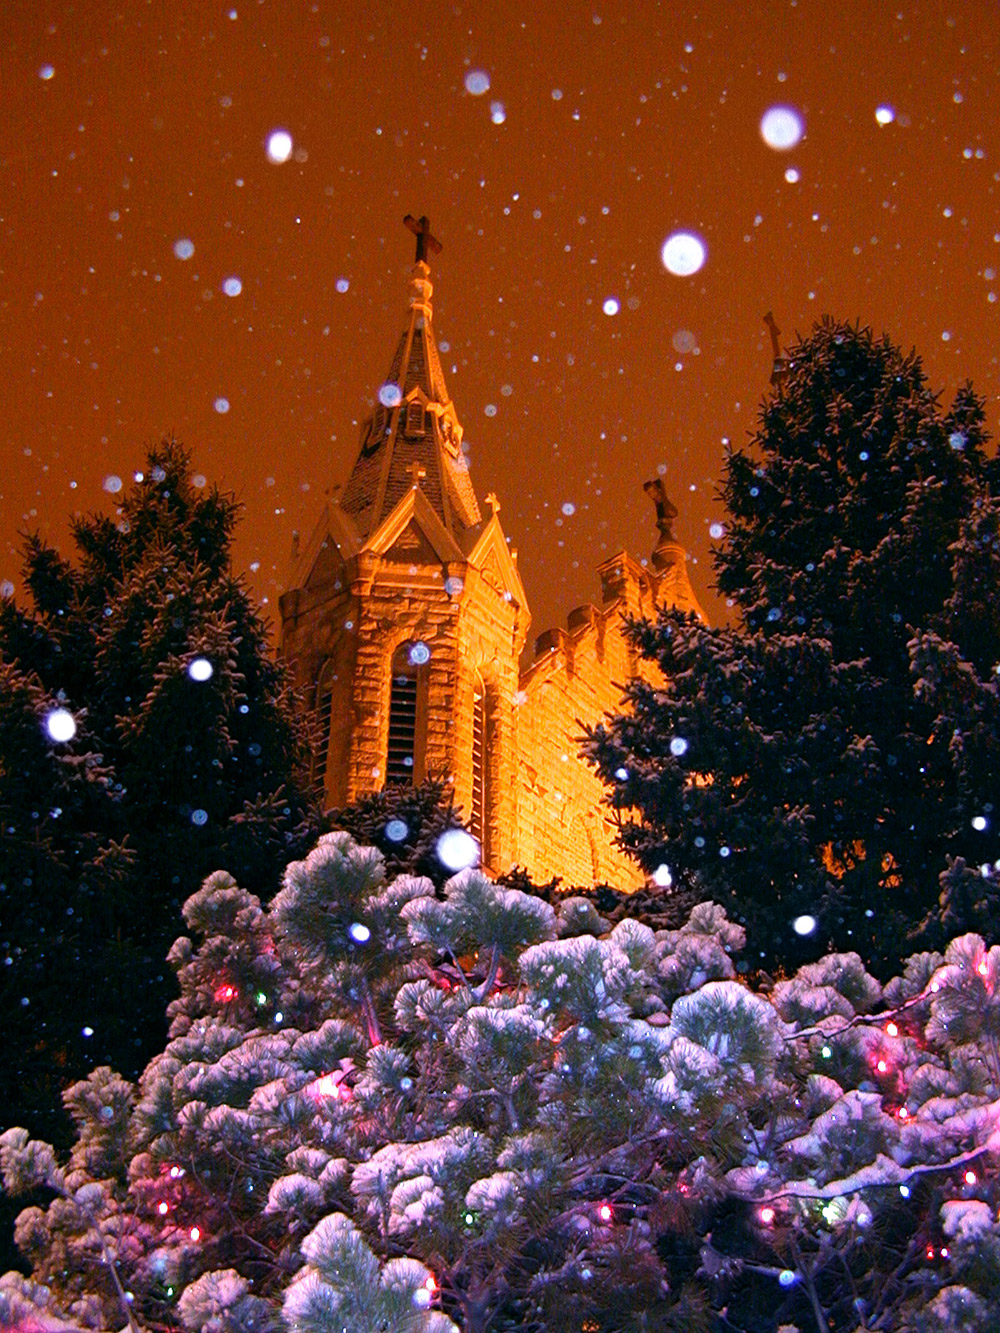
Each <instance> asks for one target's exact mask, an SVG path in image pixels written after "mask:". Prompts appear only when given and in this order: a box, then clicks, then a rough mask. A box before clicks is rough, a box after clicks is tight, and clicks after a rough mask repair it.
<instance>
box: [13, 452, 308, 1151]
mask: <svg viewBox="0 0 1000 1333" xmlns="http://www.w3.org/2000/svg"><path fill="white" fill-rule="evenodd" d="M237 517H238V506H237V505H236V503H235V502H234V501H233V500H232V499H231V498H230V497H228V496H225V495H223V494H221V493H220V492H219V491H218V490H217V489H216V488H214V487H207V486H205V485H204V484H203V483H201V482H200V480H199V484H197V485H196V483H195V478H194V477H193V476H192V468H191V461H190V455H189V454H188V452H187V451H186V450H185V449H184V448H182V447H181V446H180V445H179V444H177V443H175V442H173V441H169V440H168V441H164V442H163V443H162V444H161V445H159V446H157V447H156V448H154V449H152V450H151V451H150V452H149V455H148V458H147V460H146V466H145V467H144V469H143V471H142V472H141V473H140V474H137V476H136V478H135V480H134V481H132V482H131V483H129V484H128V485H127V486H126V488H125V490H124V492H123V493H122V495H121V498H120V501H119V503H118V505H117V509H116V512H115V513H114V514H113V515H107V514H98V515H90V516H87V517H83V518H80V519H78V520H77V521H76V522H75V523H74V524H73V529H72V533H73V540H74V545H75V548H76V549H75V555H74V559H73V560H72V561H70V560H67V559H64V558H63V557H61V556H60V555H59V554H58V553H57V552H56V551H54V550H52V549H51V548H49V547H48V546H46V545H45V544H44V543H43V542H42V541H41V540H39V539H38V538H37V537H34V536H30V537H28V538H27V539H26V542H25V560H24V583H25V586H26V588H27V590H28V592H29V594H30V601H29V603H28V604H27V605H18V604H16V603H15V602H14V600H13V599H6V600H5V601H4V602H3V603H0V671H2V672H3V687H2V689H0V700H2V703H0V813H2V816H3V824H4V827H3V834H4V837H3V854H2V861H0V943H2V944H3V946H4V949H3V952H4V954H5V956H6V957H7V958H8V959H10V960H11V961H10V963H9V965H8V968H7V970H6V973H5V975H4V977H3V985H4V992H5V999H6V1000H7V1001H8V1004H7V1005H5V1015H6V1013H7V1012H10V1013H11V1014H12V1018H11V1020H10V1023H9V1024H7V1023H5V1028H6V1030H5V1034H4V1037H5V1040H4V1059H3V1083H2V1085H0V1091H2V1096H3V1102H4V1105H3V1110H2V1112H0V1116H2V1118H3V1120H4V1121H5V1122H6V1123H8V1124H9V1123H11V1121H12V1120H13V1119H15V1118H16V1119H26V1120H27V1122H28V1123H29V1124H31V1125H32V1126H33V1127H35V1126H37V1127H38V1128H44V1129H45V1130H46V1131H47V1132H51V1128H52V1127H51V1125H48V1124H45V1123H43V1122H39V1121H38V1119H37V1118H36V1116H37V1115H38V1114H41V1110H40V1107H39V1105H37V1104H36V1103H37V1102H38V1101H39V1098H37V1097H36V1095H35V1094H36V1091H38V1090H39V1089H40V1090H41V1093H42V1096H43V1097H44V1098H45V1101H46V1103H47V1104H48V1105H49V1106H50V1107H51V1106H52V1105H53V1103H52V1102H51V1099H50V1098H48V1097H47V1096H46V1093H47V1085H48V1084H49V1083H50V1082H51V1080H52V1079H53V1078H55V1079H61V1080H62V1082H63V1084H64V1085H65V1083H66V1082H69V1081H72V1080H73V1079H74V1078H78V1077H80V1076H82V1075H84V1074H85V1073H87V1072H88V1070H89V1069H91V1068H92V1067H93V1066H94V1065H95V1064H99V1063H108V1064H113V1065H114V1067H115V1068H117V1069H119V1070H121V1071H122V1072H123V1073H125V1074H127V1075H134V1074H135V1073H136V1072H137V1070H139V1069H141V1068H142V1066H143V1065H144V1064H145V1062H146V1060H147V1059H148V1057H149V1054H150V1052H151V1051H152V1050H154V1049H156V1048H157V1047H158V1046H159V1045H160V1043H161V1042H162V1035H163V1017H162V1015H163V1009H164V1006H165V1003H166V1001H167V1000H168V999H169V996H170V994H171V990H172V977H171V976H170V972H169V969H168V968H167V966H166V964H165V956H166V952H167V949H168V948H169V946H170V942H171V940H172V939H173V936H174V931H175V921H176V917H177V912H178V910H179V908H180V904H181V903H182V902H183V901H184V900H185V899H186V898H187V897H188V896H189V895H190V893H191V892H192V891H193V889H194V888H196V887H197V885H198V884H199V883H200V882H201V880H202V879H203V878H204V876H205V875H206V874H207V873H208V872H209V871H210V870H212V869H215V868H217V867H220V866H222V867H225V868H226V869H228V870H230V871H231V872H232V873H234V874H237V875H239V876H240V878H241V880H242V881H243V882H244V883H246V884H247V885H249V886H251V887H252V888H253V889H254V890H255V891H257V892H269V891H272V890H273V888H274V887H276V885H277V882H278V879H279V877H280V870H281V867H282V866H283V865H284V864H285V863H286V862H287V859H288V855H289V852H294V851H295V850H296V848H297V847H298V846H300V845H301V843H300V839H301V837H302V836H303V831H304V830H303V827H302V826H303V821H304V820H305V821H307V822H308V821H310V820H314V819H315V815H314V813H313V811H312V808H311V803H310V798H309V796H308V793H307V790H306V788H305V786H304V785H303V782H302V780H301V777H300V774H301V771H302V762H303V759H304V757H305V742H304V734H303V730H302V726H301V724H300V722H299V721H298V718H297V715H296V711H295V709H294V707H293V703H292V700H291V699H290V697H289V695H288V693H287V692H286V689H285V686H284V684H283V677H282V673H281V671H280V669H279V667H278V666H277V665H276V664H275V662H274V661H273V660H272V656H271V654H270V651H269V646H268V642H267V630H266V626H265V624H264V623H263V621H262V620H261V618H260V616H259V614H258V612H257V611H256V609H255V608H254V606H253V604H252V602H251V599H250V597H249V594H248V592H247V590H246V588H245V587H244V586H243V584H242V583H241V582H240V580H239V579H238V578H237V577H235V576H234V574H233V573H232V570H231V564H230V542H231V538H232V533H233V529H234V526H235V523H236V521H237ZM56 708H60V709H62V710H64V713H65V715H66V716H67V717H69V718H70V719H71V723H70V725H71V727H72V726H75V734H74V735H72V736H71V737H69V738H68V739H55V738H54V737H53V736H52V735H51V734H49V732H48V731H47V730H46V719H47V717H48V716H49V715H50V714H51V713H52V711H53V710H54V709H56ZM40 1068H45V1069H46V1070H47V1071H48V1073H47V1077H46V1078H45V1079H44V1080H39V1079H38V1077H37V1071H38V1070H39V1069H40Z"/></svg>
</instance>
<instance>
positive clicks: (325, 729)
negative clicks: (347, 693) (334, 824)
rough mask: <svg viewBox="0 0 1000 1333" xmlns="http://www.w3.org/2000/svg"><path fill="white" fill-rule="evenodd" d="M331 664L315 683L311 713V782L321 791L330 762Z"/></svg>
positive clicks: (324, 668) (331, 724)
mask: <svg viewBox="0 0 1000 1333" xmlns="http://www.w3.org/2000/svg"><path fill="white" fill-rule="evenodd" d="M332 671H333V664H332V663H331V662H327V663H326V664H325V665H324V666H323V668H322V669H321V671H320V673H319V677H318V679H317V681H316V694H315V699H316V707H315V712H314V713H313V719H314V721H313V725H314V727H315V730H314V731H313V742H312V752H313V763H312V777H313V781H314V782H315V784H316V785H317V787H319V789H320V790H321V791H322V789H323V787H324V786H325V784H326V769H327V764H328V763H329V760H330V732H331V730H332V727H333V681H334V678H333V675H332Z"/></svg>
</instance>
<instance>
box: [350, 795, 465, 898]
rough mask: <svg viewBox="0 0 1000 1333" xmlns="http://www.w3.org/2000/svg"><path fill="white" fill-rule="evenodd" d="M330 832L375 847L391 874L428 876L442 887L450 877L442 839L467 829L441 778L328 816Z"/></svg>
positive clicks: (365, 800)
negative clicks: (448, 833) (450, 832)
mask: <svg viewBox="0 0 1000 1333" xmlns="http://www.w3.org/2000/svg"><path fill="white" fill-rule="evenodd" d="M326 824H327V827H328V828H331V829H343V830H344V832H345V833H349V834H350V835H351V837H352V838H353V839H354V841H355V842H356V843H358V844H360V845H361V846H362V847H376V848H377V849H378V850H379V852H381V854H382V857H383V859H384V861H385V867H386V871H387V873H388V874H390V875H400V874H408V875H426V876H427V878H428V879H430V880H431V881H432V882H433V883H434V884H435V885H436V886H437V887H438V888H440V887H441V885H442V884H443V883H444V882H445V880H446V879H448V878H450V876H451V874H452V871H451V870H449V869H448V868H447V867H446V866H445V865H444V863H443V862H442V861H441V858H440V857H439V856H438V852H437V848H438V839H439V838H440V837H441V834H442V833H444V832H446V831H447V830H448V829H460V828H464V827H465V826H464V824H463V823H462V821H461V819H460V818H459V815H458V812H457V811H456V809H455V798H454V792H453V791H452V789H451V787H450V786H449V785H447V784H446V783H444V782H442V781H441V780H440V779H438V778H427V779H426V780H425V781H424V782H421V783H418V784H417V786H415V787H411V786H407V785H404V784H399V785H391V786H387V787H383V788H382V790H381V791H378V792H372V793H371V794H370V795H368V796H362V797H361V799H360V800H358V801H355V803H354V804H353V805H348V806H344V807H343V808H342V809H340V810H331V811H329V812H328V813H327V815H326Z"/></svg>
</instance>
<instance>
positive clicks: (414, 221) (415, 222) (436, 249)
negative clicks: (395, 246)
mask: <svg viewBox="0 0 1000 1333" xmlns="http://www.w3.org/2000/svg"><path fill="white" fill-rule="evenodd" d="M403 221H404V222H405V223H406V225H407V226H408V227H409V229H410V231H412V232H413V234H414V236H415V237H416V238H417V257H416V259H415V260H414V261H413V262H414V263H415V264H426V263H427V256H428V254H432V255H439V254H440V253H441V242H440V241H439V240H438V238H437V237H436V236H432V235H431V223H430V218H428V217H426V216H425V217H421V218H415V217H414V216H413V214H412V213H407V215H406V217H405V218H403Z"/></svg>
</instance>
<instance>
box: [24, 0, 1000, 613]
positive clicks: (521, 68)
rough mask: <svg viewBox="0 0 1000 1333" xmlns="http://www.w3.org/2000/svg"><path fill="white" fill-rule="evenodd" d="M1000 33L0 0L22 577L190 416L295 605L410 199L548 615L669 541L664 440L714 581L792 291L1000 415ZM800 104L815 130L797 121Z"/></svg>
mask: <svg viewBox="0 0 1000 1333" xmlns="http://www.w3.org/2000/svg"><path fill="white" fill-rule="evenodd" d="M998 59H1000V10H998V8H997V6H996V4H995V3H993V0H966V3H954V4H946V3H943V2H939V0H934V2H930V0H923V2H921V3H915V4H914V3H907V0H898V3H893V4H872V3H871V0H844V2H843V3H840V4H836V5H831V4H830V3H828V2H826V3H822V2H820V0H799V2H798V3H795V0H755V3H754V4H752V5H749V6H740V5H736V4H734V3H730V2H729V0H705V2H704V3H701V4H697V3H665V2H664V3H660V4H656V3H652V0H644V2H643V3H635V4H626V3H624V0H617V3H608V2H605V0H593V2H592V3H580V2H579V0H564V2H563V3H560V4H551V3H548V2H547V0H534V2H533V3H527V2H526V0H514V2H513V3H501V4H498V3H496V2H495V0H494V2H493V3H486V0H477V2H476V3H471V4H461V3H456V4H454V5H450V6H447V7H445V6H443V5H442V6H389V5H385V4H380V3H369V4H365V5H362V4H353V3H316V4H308V3H278V2H277V0H266V2H265V3H258V0H230V3H207V2H205V3H193V2H191V0H187V2H185V0H180V2H179V3H166V2H165V0H151V2H150V3H136V2H133V0H124V3H122V4H119V5H109V4H105V3H103V2H102V0H78V3H76V4H72V3H57V2H55V0H6V3H5V4H4V5H3V10H2V14H0V97H2V106H3V126H4V133H3V140H2V146H0V152H2V157H0V171H2V201H0V207H2V230H0V235H2V246H0V269H2V275H0V357H2V373H0V384H2V394H3V400H2V406H3V433H2V437H0V450H2V454H0V459H2V468H0V581H2V582H3V583H4V585H5V587H6V590H7V591H8V592H9V591H10V587H9V586H7V585H13V589H14V591H15V594H16V595H19V596H20V595H21V589H20V586H19V567H18V559H17V545H18V532H19V530H23V529H25V528H38V529H40V530H41V531H42V532H43V533H47V534H48V535H49V536H50V537H51V539H52V540H54V541H55V542H57V543H58V544H61V545H65V543H66V540H67V527H66V523H67V519H68V517H69V515H70V514H71V513H72V512H73V511H74V510H89V509H94V508H100V507H105V506H107V507H110V506H113V503H114V491H113V489H111V490H109V489H108V487H112V488H113V487H114V485H115V482H114V480H113V479H114V478H127V477H128V476H129V475H130V473H131V472H132V471H134V470H135V469H136V468H137V467H139V466H140V465H141V463H142V458H143V451H144V447H145V445H146V444H147V443H151V442H153V441H155V440H156V439H157V438H159V437H160V436H161V435H162V434H164V433H169V432H173V433H175V434H176V435H177V436H178V437H180V438H181V439H182V440H184V442H185V443H187V444H188V445H189V446H191V447H192V448H193V450H194V453H195V464H196V468H197V470H198V471H199V472H201V473H203V474H204V475H205V476H206V477H207V478H208V479H209V481H217V482H219V483H220V484H221V485H222V486H224V487H225V488H228V489H232V490H234V491H235V492H236V493H237V495H238V496H239V498H240V499H241V500H242V502H243V504H244V506H245V511H246V516H245V521H244V523H243V525H242V526H241V528H240V531H239V536H238V541H237V546H236V557H237V564H238V566H239V568H240V569H242V570H245V571H247V572H248V573H249V575H250V578H251V580H252V586H253V587H254V589H255V591H256V592H257V594H258V595H259V597H260V598H261V599H262V600H265V601H266V607H265V609H266V610H267V611H268V612H269V613H270V614H273V612H274V611H275V609H276V599H277V594H278V593H279V592H280V591H281V589H282V588H283V587H284V585H285V580H286V579H287V576H288V570H289V551H290V546H291V539H292V533H293V530H295V529H299V530H302V532H303V534H304V535H308V532H309V530H310V528H311V526H312V524H313V522H314V521H315V518H316V516H317V514H318V512H319V509H320V508H321V505H322V501H323V493H324V489H325V488H326V487H328V486H329V485H331V484H332V483H334V482H339V481H343V480H344V479H345V477H346V475H347V472H348V470H349V468H350V465H351V462H352V460H353V457H354V451H355V447H356V443H357V432H358V425H359V423H360V421H361V419H362V417H363V415H364V414H365V413H366V412H367V411H368V410H369V407H370V404H371V402H372V400H373V398H374V395H375V393H376V392H377V390H378V388H379V386H380V384H381V382H382V377H383V376H384V375H385V373H386V371H387V369H388V365H389V360H390V357H391V355H392V351H393V348H394V344H395V340H396V337H397V335H398V332H399V329H400V327H401V325H402V321H403V318H404V315H405V311H406V302H407V284H406V275H407V273H408V270H409V266H410V264H411V262H412V258H413V243H412V237H411V236H410V234H409V233H408V232H407V231H406V229H405V228H404V227H403V225H402V221H401V219H402V216H403V214H404V213H407V212H412V213H414V214H417V215H420V214H421V213H427V214H429V216H430V218H431V222H432V226H433V230H434V233H435V234H436V235H437V236H438V237H439V238H440V239H441V241H442V242H443V245H444V250H443V253H442V254H441V255H440V256H438V257H437V258H436V259H435V260H434V272H433V277H434V284H435V296H434V308H435V330H436V333H437V337H438V340H439V344H440V346H441V348H442V352H443V356H442V361H443V364H444V368H445V374H446V378H447V381H448V386H449V389H450V392H451V395H452V397H453V398H454V400H455V402H456V405H457V408H458V411H459V414H460V417H461V419H462V421H463V424H464V426H465V432H466V440H467V441H468V444H469V459H470V464H471V467H472V476H473V481H474V483H475V486H476V489H477V492H478V494H479V495H480V496H483V495H485V493H486V492H487V491H490V490H493V491H495V492H496V493H497V495H498V496H499V498H500V501H501V504H502V506H503V523H504V527H505V529H506V531H507V533H508V534H509V535H510V537H511V540H512V542H513V543H514V544H516V545H517V547H518V548H519V551H520V556H521V570H522V574H523V577H524V581H525V584H526V587H527V591H528V596H529V599H530V602H531V608H532V612H533V631H534V632H536V633H537V632H540V631H541V630H543V629H544V628H545V627H546V626H547V625H550V624H553V623H560V622H561V621H562V619H563V616H564V615H565V612H566V611H568V610H569V608H570V607H572V606H575V605H576V604H578V603H580V602H584V601H586V600H588V599H590V598H592V597H594V596H595V595H596V593H597V580H596V576H595V575H594V572H593V570H594V566H595V565H596V564H597V563H598V561H599V560H601V559H602V558H604V557H605V556H606V555H608V554H610V553H612V552H613V551H615V550H617V549H619V548H620V547H621V546H627V547H628V548H629V549H630V550H631V551H632V552H633V553H635V554H637V555H639V556H644V555H647V554H648V553H649V551H650V550H651V548H652V545H653V542H654V539H655V527H654V524H653V512H652V507H651V506H650V504H649V501H648V500H647V499H646V497H645V496H644V495H643V493H642V489H641V485H642V482H643V481H644V480H646V479H647V478H648V477H650V476H653V475H655V474H656V472H657V469H658V468H660V469H662V470H663V475H664V476H665V477H666V480H667V483H668V486H669V488H670V490H671V493H672V494H673V496H674V499H675V502H676V503H677V505H678V507H679V509H680V511H681V516H680V519H679V521H678V523H677V535H678V537H679V539H680V540H681V541H682V542H684V544H685V545H686V546H687V547H688V550H689V552H690V553H691V556H692V558H693V559H694V560H695V561H696V562H697V563H696V564H695V565H694V567H693V569H692V579H693V582H694V584H695V587H696V589H697V590H698V593H699V595H700V596H701V597H702V599H703V601H704V602H705V604H706V606H707V608H708V609H709V611H710V613H712V614H714V615H716V616H718V615H719V614H721V609H720V607H719V604H718V602H717V601H716V600H715V599H714V598H713V596H712V595H710V594H709V591H708V590H709V587H710V583H711V570H710V564H709V547H710V527H711V525H712V524H713V523H718V522H720V521H721V520H722V518H723V514H722V511H721V508H720V506H719V504H718V501H717V500H716V499H715V498H714V491H715V486H716V483H717V481H718V479H719V475H720V468H721V463H722V458H723V453H724V441H725V440H726V439H729V440H732V441H734V442H739V441H741V440H742V439H744V438H745V436H746V432H747V431H748V430H749V429H751V428H752V426H753V423H754V419H755V415H756V409H757V404H758V402H759V399H760V396H761V394H762V393H763V391H764V390H765V389H766V386H767V378H768V374H769V369H770V345H769V340H768V337H767V333H766V330H765V329H764V326H763V324H762V321H761V316H762V314H763V313H764V312H765V311H766V310H768V309H773V311H774V313H775V317H776V319H777V321H778V324H779V325H780V327H781V328H782V330H783V331H784V332H785V334H786V335H788V336H790V335H792V334H793V333H794V331H795V330H799V331H801V332H805V331H807V330H808V328H809V327H810V326H811V324H812V322H813V321H814V320H815V319H816V318H818V317H819V316H820V315H821V314H823V313H830V314H833V315H836V316H838V317H846V318H850V319H854V318H860V319H861V320H862V322H864V323H869V324H872V325H873V326H875V327H876V328H877V329H878V330H879V331H881V330H884V331H886V332H888V333H889V334H890V335H891V336H892V337H893V338H894V339H895V340H896V341H898V342H900V343H902V344H903V345H904V346H906V347H910V346H916V348H917V349H918V351H920V352H921V354H922V355H923V357H924V361H925V365H926V368H927V371H928V375H929V378H930V380H931V383H932V384H933V385H934V386H935V387H936V388H940V389H941V390H942V391H943V392H944V394H945V396H946V397H950V396H951V394H952V392H953V391H954V389H955V387H956V386H957V385H958V384H959V383H960V382H962V381H963V380H965V379H966V378H971V379H972V381H973V383H974V384H975V385H976V387H977V388H978V390H979V391H980V393H982V394H984V395H985V396H986V397H987V399H988V407H987V415H988V421H989V424H990V427H991V429H993V430H994V431H995V430H996V425H997V421H996V418H997V393H998V386H997V336H996V334H997V319H998V306H997V301H996V296H997V292H1000V280H998V279H997V277H996V274H997V272H998V271H1000V215H998V210H997V207H996V201H997V189H998V181H1000V138H998V133H997V129H998V114H1000V113H998V102H997V99H996V95H995V87H996V83H997V79H998ZM470 76H473V77H470ZM487 82H488V87H486V88H485V91H482V92H477V91H476V90H477V89H480V88H484V85H485V84H486V83H487ZM470 90H471V91H470ZM778 105H781V106H787V107H790V108H792V109H793V110H794V111H795V112H796V113H797V115H798V116H799V117H800V119H801V124H802V127H803V130H804V133H803V135H802V138H801V140H800V142H798V143H797V144H795V145H794V146H792V147H790V148H787V149H783V150H782V149H777V148H773V147H769V146H768V144H767V143H766V142H765V141H764V139H763V137H762V135H761V132H760V124H761V118H762V116H763V115H764V113H765V112H766V111H767V110H768V109H769V108H771V107H774V106H778ZM276 129H283V130H285V131H287V132H288V134H290V136H291V139H292V145H293V149H292V154H291V156H290V157H289V159H288V160H287V161H284V162H282V163H273V162H271V161H269V160H268V156H267V152H266V146H267V142H268V136H269V135H270V134H271V133H272V132H273V131H274V130H276ZM679 230H682V231H688V232H693V233H695V234H696V235H698V236H699V237H700V238H701V239H702V241H703V242H704V245H705V246H706V248H707V257H706V259H705V262H704V265H703V266H702V267H701V269H700V270H699V271H698V272H696V273H694V274H691V275H689V276H675V275H673V274H671V273H669V272H668V271H667V269H666V268H665V267H664V264H663V262H662V260H661V249H662V246H663V243H664V241H665V240H666V238H667V237H668V236H670V235H671V234H672V233H674V232H676V231H679ZM184 255H188V256H189V257H187V258H184V257H183V256H184ZM234 279H235V280H236V281H233V280H234ZM227 280H229V281H227ZM227 292H234V293H236V294H234V295H229V294H227ZM606 309H607V310H610V311H612V312H613V313H609V314H606V313H605V310H606ZM223 409H225V410H223ZM109 479H110V480H109ZM564 507H565V510H566V512H564ZM570 510H571V512H570Z"/></svg>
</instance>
